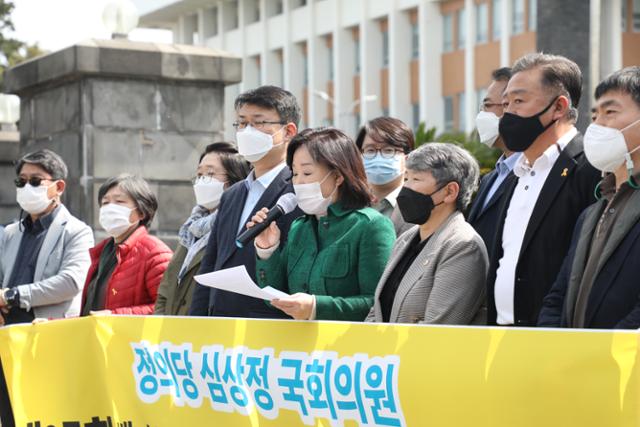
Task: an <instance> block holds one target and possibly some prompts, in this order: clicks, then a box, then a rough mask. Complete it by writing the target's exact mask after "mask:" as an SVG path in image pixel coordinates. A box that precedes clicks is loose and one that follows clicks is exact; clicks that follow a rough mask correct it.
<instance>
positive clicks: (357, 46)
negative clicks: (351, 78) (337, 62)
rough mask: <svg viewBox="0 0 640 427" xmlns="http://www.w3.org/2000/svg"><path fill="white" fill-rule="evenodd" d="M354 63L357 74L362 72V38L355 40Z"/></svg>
mask: <svg viewBox="0 0 640 427" xmlns="http://www.w3.org/2000/svg"><path fill="white" fill-rule="evenodd" d="M353 54H354V58H353V63H354V68H355V72H356V74H359V73H360V39H359V38H358V39H355V40H354V41H353Z"/></svg>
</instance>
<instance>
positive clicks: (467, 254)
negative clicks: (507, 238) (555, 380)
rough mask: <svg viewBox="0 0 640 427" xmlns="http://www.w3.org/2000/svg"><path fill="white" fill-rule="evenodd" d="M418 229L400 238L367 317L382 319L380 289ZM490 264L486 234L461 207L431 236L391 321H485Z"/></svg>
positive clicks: (410, 272)
mask: <svg viewBox="0 0 640 427" xmlns="http://www.w3.org/2000/svg"><path fill="white" fill-rule="evenodd" d="M417 233H419V227H418V226H417V225H416V226H414V227H413V228H411V229H410V230H409V231H407V232H406V233H404V234H403V235H402V236H400V237H399V238H398V240H397V241H396V244H395V246H394V247H393V252H392V253H391V257H390V258H389V262H388V263H387V266H386V268H385V270H384V273H382V277H381V278H380V282H379V283H378V287H377V288H376V292H375V298H374V304H373V308H372V309H371V311H370V312H369V315H368V316H367V318H366V321H367V322H382V310H381V308H380V292H381V291H382V288H383V286H384V285H385V283H386V281H387V279H388V278H389V275H390V274H391V272H392V271H393V269H394V268H395V266H396V264H397V263H398V261H399V260H400V259H401V258H402V257H403V256H404V254H405V253H406V250H407V246H408V244H409V243H410V242H411V240H412V239H413V238H414V237H415V235H416V234H417ZM488 267H489V259H488V256H487V250H486V248H485V246H484V242H483V241H482V238H481V237H480V236H479V235H478V233H476V232H475V230H474V229H473V227H471V225H469V224H468V223H467V222H466V221H465V220H464V216H463V215H462V214H461V213H460V212H455V213H453V214H452V215H451V216H450V217H449V218H448V219H447V220H446V221H445V222H444V223H443V224H442V225H441V226H440V228H439V229H438V230H437V231H436V232H435V233H434V234H433V235H432V236H431V238H430V239H429V241H428V242H427V244H426V245H425V247H424V248H423V249H422V251H421V252H420V253H419V254H418V256H417V258H416V259H415V261H414V262H413V264H411V266H410V267H409V269H408V270H407V272H406V274H405V275H404V277H403V278H402V281H401V282H400V285H399V286H398V290H397V292H396V296H395V298H394V301H393V307H392V308H391V316H390V322H391V323H432V324H449V325H468V324H472V323H473V324H484V322H485V317H486V313H485V310H484V309H483V305H484V298H485V280H486V276H487V269H488Z"/></svg>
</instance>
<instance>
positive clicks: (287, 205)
mask: <svg viewBox="0 0 640 427" xmlns="http://www.w3.org/2000/svg"><path fill="white" fill-rule="evenodd" d="M276 206H280V209H282V212H283V213H284V215H286V214H289V213H291V212H293V210H294V209H295V208H296V206H298V199H297V198H296V195H295V194H294V193H287V194H283V195H282V196H280V198H279V199H278V202H277V203H276Z"/></svg>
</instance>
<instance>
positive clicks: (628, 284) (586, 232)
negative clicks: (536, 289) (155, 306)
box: [538, 190, 640, 329]
mask: <svg viewBox="0 0 640 427" xmlns="http://www.w3.org/2000/svg"><path fill="white" fill-rule="evenodd" d="M606 205H607V202H606V200H601V201H600V202H598V203H597V204H595V205H592V206H591V207H589V208H588V209H587V210H586V211H585V212H584V213H583V214H582V216H581V217H580V219H579V220H578V224H577V225H576V229H575V231H574V234H573V240H572V242H571V249H570V251H569V253H568V255H567V258H566V259H565V261H564V263H563V264H562V269H561V271H560V274H558V278H557V280H556V282H555V283H554V285H553V287H552V288H551V291H550V292H549V293H548V294H547V296H546V297H545V299H544V306H543V308H542V311H541V312H540V317H539V319H538V326H545V327H568V326H569V325H570V323H571V322H570V321H569V320H570V319H571V318H572V317H573V314H574V309H575V304H576V300H577V296H578V291H579V289H580V283H581V281H582V275H583V274H584V268H585V266H586V261H587V258H588V253H589V249H590V247H591V239H592V236H593V233H594V231H595V229H596V226H597V223H598V220H599V219H600V216H601V215H602V212H603V210H604V209H605V208H606ZM639 205H640V191H638V190H636V191H635V193H634V195H633V196H632V198H631V199H630V200H629V202H628V204H627V208H626V209H625V210H624V212H623V213H621V216H620V217H619V218H618V219H617V220H616V223H617V224H627V227H625V228H624V229H622V228H618V227H617V226H616V227H614V229H613V230H612V232H611V236H610V238H609V241H608V242H607V244H606V245H605V248H604V251H603V253H602V257H601V258H600V263H599V265H598V269H597V273H596V276H595V282H594V283H593V287H592V288H591V293H590V294H589V299H588V300H587V309H586V316H585V325H584V326H585V327H586V328H600V329H637V328H640V280H638V277H640V263H639V262H638V260H639V259H640V209H638V208H636V206H639Z"/></svg>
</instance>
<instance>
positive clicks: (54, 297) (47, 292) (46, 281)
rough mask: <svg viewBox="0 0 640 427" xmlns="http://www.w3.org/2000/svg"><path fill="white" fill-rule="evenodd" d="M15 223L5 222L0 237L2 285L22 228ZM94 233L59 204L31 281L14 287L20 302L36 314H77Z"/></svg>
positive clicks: (63, 315) (8, 271)
mask: <svg viewBox="0 0 640 427" xmlns="http://www.w3.org/2000/svg"><path fill="white" fill-rule="evenodd" d="M20 228H21V227H19V224H18V223H14V224H11V225H8V226H7V227H6V228H5V230H4V236H3V237H2V238H1V239H0V283H2V287H3V288H5V287H7V286H8V284H9V279H10V278H11V272H12V271H13V267H14V264H15V262H16V257H17V255H18V250H19V249H20V241H21V240H22V234H23V233H22V231H21V230H20ZM93 245H94V241H93V233H92V232H91V228H89V226H88V225H87V224H85V223H84V222H82V221H80V220H79V219H77V218H75V217H73V216H72V215H71V214H70V213H69V211H68V210H67V209H66V208H65V207H64V206H63V205H61V206H60V211H58V214H57V215H56V217H55V219H54V220H53V222H52V223H51V225H50V226H49V230H48V231H47V235H46V237H45V239H44V241H43V242H42V247H41V248H40V253H39V254H38V261H37V263H36V270H35V274H34V281H33V283H30V284H26V285H20V286H18V287H17V289H18V292H19V293H20V306H21V307H22V308H24V309H25V310H30V309H33V312H34V315H35V317H42V318H51V319H59V318H65V317H73V316H78V315H79V313H80V304H81V298H82V288H83V286H84V283H85V280H86V278H87V271H88V270H89V266H90V265H91V260H90V258H89V249H90V248H91V247H93Z"/></svg>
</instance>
